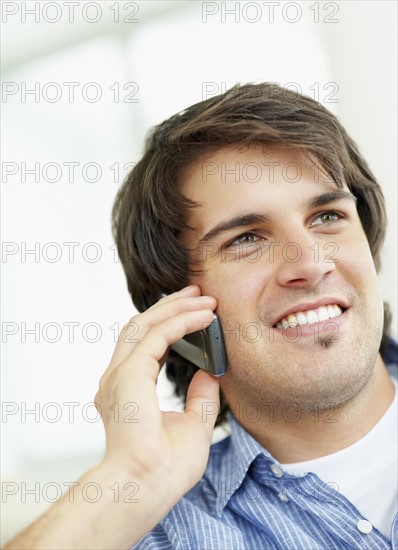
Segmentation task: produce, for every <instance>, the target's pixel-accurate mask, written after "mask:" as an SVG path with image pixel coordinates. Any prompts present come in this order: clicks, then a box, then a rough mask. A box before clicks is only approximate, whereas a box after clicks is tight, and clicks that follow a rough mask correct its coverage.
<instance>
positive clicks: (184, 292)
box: [147, 285, 201, 311]
mask: <svg viewBox="0 0 398 550" xmlns="http://www.w3.org/2000/svg"><path fill="white" fill-rule="evenodd" d="M200 294H201V291H200V288H199V287H198V285H189V286H186V287H184V288H182V289H181V290H178V291H177V292H172V293H171V294H167V295H165V296H163V297H162V298H161V299H160V300H159V301H157V302H156V304H153V306H151V307H150V308H148V309H147V311H150V310H151V309H154V308H156V307H157V306H158V305H160V304H167V303H168V302H170V301H171V300H174V298H178V297H179V296H200Z"/></svg>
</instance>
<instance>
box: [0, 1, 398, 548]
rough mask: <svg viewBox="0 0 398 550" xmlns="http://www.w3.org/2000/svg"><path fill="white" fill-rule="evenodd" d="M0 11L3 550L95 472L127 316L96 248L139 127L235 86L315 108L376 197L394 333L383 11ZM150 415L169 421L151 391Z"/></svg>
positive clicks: (110, 258)
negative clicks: (154, 410)
mask: <svg viewBox="0 0 398 550" xmlns="http://www.w3.org/2000/svg"><path fill="white" fill-rule="evenodd" d="M1 9H2V34H3V38H2V51H3V54H2V63H3V77H2V103H1V107H2V134H3V139H2V161H3V162H2V199H3V200H2V241H3V242H2V264H1V268H2V275H3V288H4V290H3V293H2V344H3V352H2V359H3V361H2V364H3V372H2V401H3V403H2V423H1V429H2V481H3V503H2V533H3V539H2V542H3V543H4V542H5V541H6V540H7V539H8V538H10V537H11V536H12V535H13V534H14V533H15V532H16V531H18V530H20V529H21V528H22V527H24V526H25V525H27V524H28V523H30V522H31V521H32V520H33V519H34V518H35V517H37V516H38V515H39V514H40V513H41V512H42V511H43V510H44V509H45V508H46V507H48V506H49V505H50V504H51V502H54V501H55V500H57V498H59V496H60V492H61V491H63V490H65V489H66V487H67V483H70V482H72V481H74V480H76V479H77V477H78V476H79V475H81V474H82V473H83V472H84V471H85V470H86V469H87V468H88V467H89V466H91V465H93V464H95V463H97V462H98V461H99V460H100V459H101V456H102V453H103V448H104V434H103V430H102V426H101V422H100V420H99V417H98V415H97V413H96V410H95V408H94V407H93V405H92V400H93V397H94V395H95V392H96V390H97V384H98V379H99V378H100V376H101V374H102V373H103V371H104V370H105V368H106V366H107V364H108V362H109V359H110V357H111V354H112V351H113V348H114V346H115V342H116V339H117V335H118V332H119V330H120V329H121V327H122V326H123V324H124V323H125V322H126V321H127V320H128V319H129V318H130V317H131V316H132V315H133V313H134V310H133V307H132V304H131V301H130V297H129V295H128V292H127V289H126V283H125V279H124V274H123V271H122V267H121V264H120V263H119V261H118V259H117V256H116V250H115V245H114V243H113V240H112V235H111V230H110V212H111V207H112V203H113V199H114V197H115V194H116V191H117V189H118V188H119V186H120V184H121V182H122V181H123V179H124V177H125V176H126V174H127V173H128V171H129V170H130V169H131V167H132V166H133V164H134V163H135V162H136V161H137V160H138V159H139V158H140V155H141V153H142V149H143V139H144V137H145V134H146V132H147V130H148V129H149V127H151V126H152V125H153V124H156V123H159V122H160V121H162V120H164V119H165V118H166V117H168V116H170V115H172V114H174V113H175V112H177V111H180V110H181V109H183V108H185V107H187V106H188V105H191V104H193V103H196V102H198V101H201V100H203V99H206V98H208V97H210V96H212V95H216V94H218V93H220V92H223V91H225V90H226V89H227V88H229V87H230V86H233V85H234V84H235V83H237V82H241V83H244V82H260V81H271V82H278V83H280V84H281V85H282V86H285V87H287V88H290V89H293V90H297V91H298V92H302V93H304V94H307V95H310V96H311V97H313V98H315V99H317V100H318V101H321V102H322V103H323V104H324V105H325V106H326V107H327V108H328V109H330V110H331V111H332V112H334V113H335V114H336V115H337V116H338V117H339V118H340V120H341V121H342V123H343V125H344V126H345V127H346V129H347V130H348V132H349V133H350V134H351V135H352V137H353V138H354V139H355V141H356V142H357V143H358V145H359V147H360V150H361V151H362V153H363V154H364V156H365V158H366V159H367V160H368V162H369V164H370V167H371V169H372V170H373V172H374V173H375V174H376V176H377V178H378V179H379V181H380V183H381V185H382V187H383V190H384V192H385V195H386V197H387V207H388V217H389V228H388V236H387V241H386V246H385V250H384V256H383V258H384V261H383V270H382V272H381V276H380V277H381V283H382V288H383V293H384V297H385V299H386V300H388V301H389V302H390V303H391V305H392V306H393V312H394V328H393V332H394V334H395V336H396V335H397V329H396V320H397V309H396V234H397V227H396V220H397V212H396V209H397V185H396V181H397V180H396V176H397V173H396V160H395V158H396V150H397V143H396V129H397V128H396V120H397V118H396V103H395V97H396V70H397V58H396V57H397V54H396V51H397V48H396V10H397V4H396V3H395V2H392V1H391V2H388V1H377V2H376V1H352V2H350V1H344V2H312V1H311V2H283V1H281V2H197V1H187V2H184V1H177V2H170V1H158V2H152V1H145V2H125V1H120V2H115V1H114V2H106V1H98V2H86V1H81V2H69V1H65V2H19V1H18V2H6V1H3V2H2V5H1ZM159 396H160V400H161V403H162V406H163V407H164V408H167V407H173V406H176V403H175V401H174V400H173V399H172V398H171V394H170V389H169V387H168V385H167V383H166V382H165V380H164V379H163V377H162V376H161V382H160V389H159Z"/></svg>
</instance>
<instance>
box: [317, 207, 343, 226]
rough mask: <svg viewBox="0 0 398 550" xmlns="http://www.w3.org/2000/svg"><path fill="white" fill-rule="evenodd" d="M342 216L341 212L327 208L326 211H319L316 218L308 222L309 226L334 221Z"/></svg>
mask: <svg viewBox="0 0 398 550" xmlns="http://www.w3.org/2000/svg"><path fill="white" fill-rule="evenodd" d="M344 218H345V216H344V214H342V213H341V212H337V211H336V210H328V211H326V212H321V213H320V214H318V215H317V216H316V218H314V219H313V221H312V222H311V223H310V226H314V225H327V224H331V223H336V222H338V221H339V220H342V219H344Z"/></svg>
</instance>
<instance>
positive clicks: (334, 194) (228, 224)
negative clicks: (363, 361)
mask: <svg viewBox="0 0 398 550" xmlns="http://www.w3.org/2000/svg"><path fill="white" fill-rule="evenodd" d="M337 201H349V202H354V203H356V201H357V199H356V197H355V196H354V195H353V194H352V193H350V192H349V191H343V190H338V191H331V192H329V193H322V194H321V195H315V196H314V197H311V198H310V199H308V200H307V201H306V202H305V206H306V207H307V208H319V207H320V206H326V205H327V204H330V203H332V202H337ZM270 220H271V217H270V216H268V215H267V214H258V213H250V214H242V215H240V216H235V217H233V218H231V219H229V220H226V221H222V222H219V223H218V224H217V225H215V226H214V227H213V228H212V229H210V231H208V232H207V233H206V234H205V235H203V237H201V239H200V240H199V244H202V243H204V242H209V241H212V240H214V239H216V238H217V237H219V235H220V234H221V233H225V232H227V231H231V230H232V229H238V228H244V227H247V226H250V225H257V224H262V223H266V222H269V221H270Z"/></svg>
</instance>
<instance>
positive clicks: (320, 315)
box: [275, 304, 343, 329]
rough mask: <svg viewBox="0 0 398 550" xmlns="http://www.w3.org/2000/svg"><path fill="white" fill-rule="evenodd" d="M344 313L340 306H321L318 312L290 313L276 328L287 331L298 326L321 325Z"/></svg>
mask: <svg viewBox="0 0 398 550" xmlns="http://www.w3.org/2000/svg"><path fill="white" fill-rule="evenodd" d="M342 313H343V310H342V309H341V307H340V306H338V305H337V304H329V305H327V306H320V307H319V308H318V309H316V310H312V309H310V310H309V311H297V313H290V314H289V315H288V316H287V317H284V318H283V319H281V320H280V321H279V322H278V323H276V325H275V326H276V328H283V329H287V328H289V327H296V326H297V325H300V326H303V325H307V324H311V323H319V322H321V321H326V320H327V319H333V318H334V317H337V316H338V315H341V314H342Z"/></svg>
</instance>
